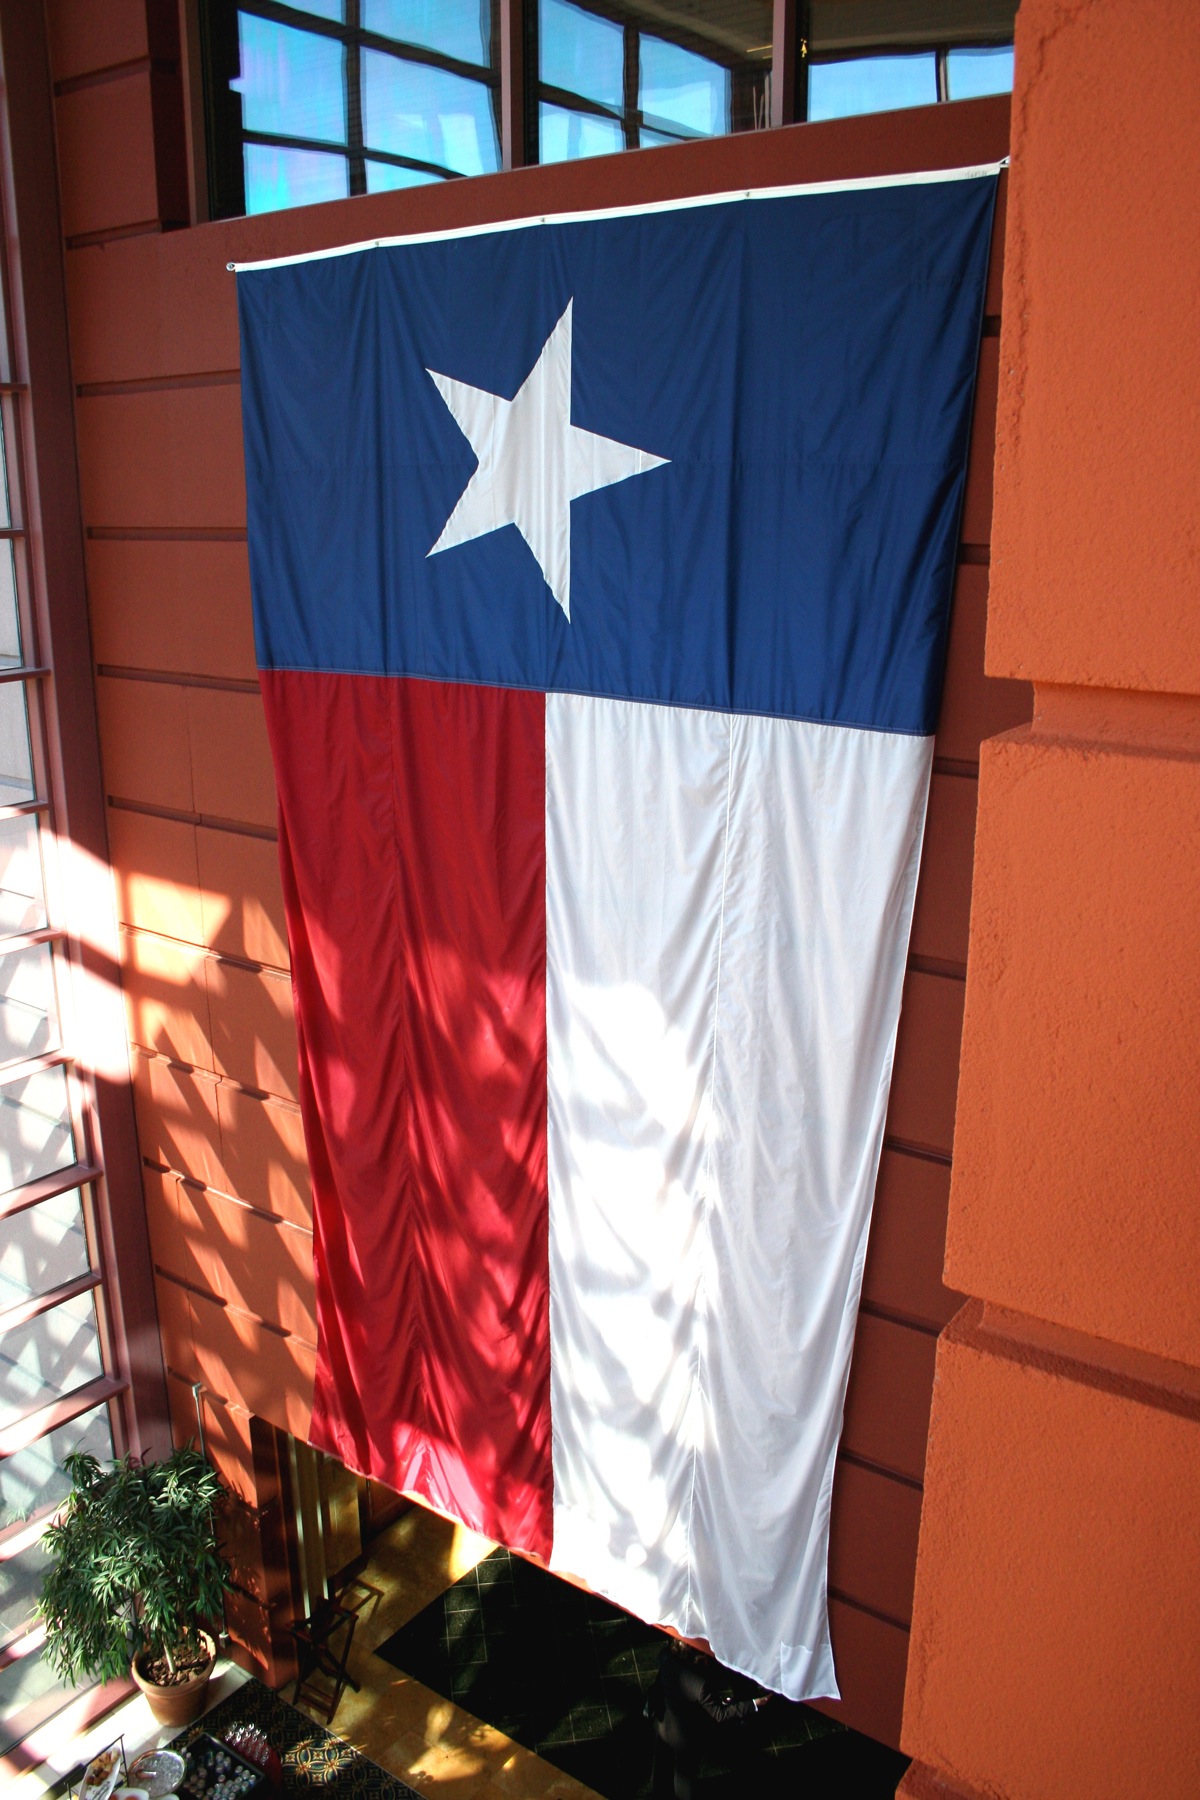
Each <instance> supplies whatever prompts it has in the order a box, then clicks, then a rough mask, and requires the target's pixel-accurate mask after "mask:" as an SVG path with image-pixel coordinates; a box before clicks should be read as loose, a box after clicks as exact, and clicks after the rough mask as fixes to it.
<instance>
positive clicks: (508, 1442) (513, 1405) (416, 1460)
mask: <svg viewBox="0 0 1200 1800" xmlns="http://www.w3.org/2000/svg"><path fill="white" fill-rule="evenodd" d="M261 681H262V691H263V697H264V701H265V703H266V709H267V722H268V727H269V730H270V735H271V743H272V749H273V752H274V758H275V769H276V779H277V783H278V789H279V801H280V859H281V864H282V870H283V883H284V898H285V903H286V907H287V919H288V933H289V938H290V941H291V952H292V974H293V983H294V989H295V997H296V1013H297V1022H298V1028H299V1042H300V1089H301V1105H302V1109H303V1114H304V1127H305V1135H306V1138H307V1142H308V1151H309V1160H310V1164H311V1169H312V1181H313V1213H314V1220H313V1223H314V1245H315V1256H316V1269H317V1319H318V1333H319V1345H318V1359H317V1378H316V1392H315V1398H314V1407H313V1423H312V1441H313V1443H314V1444H315V1445H316V1446H317V1447H318V1448H320V1449H324V1450H328V1451H330V1452H331V1453H332V1454H333V1455H335V1456H337V1457H338V1458H340V1460H341V1461H342V1462H344V1463H346V1464H347V1465H348V1466H349V1467H351V1468H353V1469H356V1470H358V1471H359V1472H360V1473H362V1474H366V1475H370V1476H373V1477H375V1478H376V1479H378V1480H380V1481H382V1482H385V1483H386V1484H387V1485H388V1486H389V1487H392V1488H396V1489H398V1490H402V1491H404V1492H406V1493H411V1494H414V1495H415V1496H417V1497H418V1498H421V1499H425V1500H427V1501H428V1502H429V1503H430V1504H432V1505H433V1506H435V1507H437V1508H439V1509H440V1510H442V1511H444V1512H448V1513H451V1514H453V1515H454V1516H455V1517H457V1518H460V1519H462V1520H463V1521H464V1522H465V1523H466V1524H468V1525H470V1526H472V1527H473V1528H474V1529H476V1530H478V1531H482V1532H485V1533H486V1534H487V1535H488V1536H489V1537H493V1538H496V1539H498V1540H500V1541H501V1542H503V1543H506V1544H509V1545H511V1546H513V1547H514V1548H518V1549H524V1550H531V1551H534V1552H535V1553H536V1554H538V1555H540V1556H543V1557H547V1556H548V1555H549V1551H550V1539H551V1468H550V1341H549V1295H548V1273H547V1192H546V998H545V967H546V924H545V882H546V859H545V701H544V697H543V696H542V695H541V694H536V693H525V692H512V691H509V690H506V689H498V688H484V687H471V686H464V685H458V684H452V683H440V682H427V681H415V680H409V679H401V678H385V677H374V676H362V675H327V674H311V673H296V672H280V671H272V672H264V673H263V675H262V677H261Z"/></svg>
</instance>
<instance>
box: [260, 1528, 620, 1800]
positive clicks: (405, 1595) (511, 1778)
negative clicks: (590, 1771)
mask: <svg viewBox="0 0 1200 1800" xmlns="http://www.w3.org/2000/svg"><path fill="white" fill-rule="evenodd" d="M494 1547H495V1546H494V1545H493V1544H491V1543H489V1541H488V1540H487V1539H486V1538H482V1537H477V1536H476V1535H475V1533H474V1532H470V1531H467V1530H466V1529H465V1528H464V1527H463V1526H461V1525H453V1524H451V1523H450V1522H449V1521H447V1520H445V1519H439V1518H436V1517H435V1516H434V1515H433V1514H432V1513H427V1512H422V1511H421V1510H420V1509H419V1508H417V1507H414V1508H413V1510H412V1511H411V1512H409V1513H406V1514H405V1515H404V1517H403V1518H402V1519H400V1520H399V1521H398V1522H397V1523H396V1524H395V1525H393V1526H392V1528H391V1530H390V1531H388V1532H387V1533H386V1534H385V1535H384V1536H383V1537H382V1538H380V1539H379V1540H378V1542H377V1543H376V1545H375V1547H374V1551H373V1554H372V1557H371V1561H370V1563H369V1565H368V1567H367V1568H366V1570H365V1571H364V1572H363V1577H362V1578H363V1580H364V1581H367V1582H370V1583H371V1584H372V1585H373V1586H375V1587H378V1588H382V1590H383V1598H382V1600H380V1601H378V1602H377V1603H374V1604H372V1606H371V1607H370V1609H369V1610H364V1612H363V1614H362V1616H361V1617H360V1621H359V1625H358V1627H357V1630H356V1632H355V1641H354V1650H353V1654H352V1655H351V1659H350V1672H351V1674H352V1675H353V1676H354V1679H355V1680H356V1681H358V1682H360V1683H361V1692H359V1693H357V1694H355V1693H353V1692H352V1691H351V1690H350V1689H349V1688H347V1690H346V1692H345V1694H344V1695H343V1696H342V1701H341V1704H340V1705H339V1707H338V1709H337V1712H336V1714H335V1715H334V1720H333V1725H332V1730H334V1731H336V1732H337V1734H338V1736H339V1737H342V1738H345V1739H346V1740H347V1741H348V1742H349V1743H351V1744H353V1745H354V1746H355V1748H356V1749H358V1750H361V1751H362V1752H363V1754H364V1755H365V1756H369V1757H371V1759H372V1760H373V1761H374V1762H377V1763H379V1764H381V1766H382V1767H383V1768H385V1769H390V1770H391V1771H392V1773H393V1774H396V1775H399V1776H400V1777H401V1778H402V1779H403V1780H404V1781H407V1782H408V1783H409V1784H410V1786H412V1787H414V1788H416V1789H417V1790H418V1792H419V1793H422V1794H426V1795H429V1796H431V1800H432V1797H435V1796H436V1800H596V1796H595V1795H594V1794H593V1792H592V1789H591V1788H586V1787H584V1786H583V1785H582V1784H581V1783H580V1782H578V1781H574V1780H572V1779H571V1777H570V1776H569V1775H564V1774H563V1773H562V1771H561V1770H560V1769H556V1768H554V1767H553V1766H552V1765H551V1764H550V1763H547V1762H543V1761H542V1759H541V1757H539V1756H535V1755H534V1754H533V1752H532V1751H531V1750H526V1749H524V1748H523V1747H522V1745H520V1744H516V1743H514V1742H513V1741H512V1739H511V1738H507V1737H505V1736H504V1734H503V1733H502V1732H499V1731H496V1730H495V1729H494V1728H493V1727H492V1726H490V1725H485V1724H483V1722H482V1721H481V1720H479V1719H476V1718H473V1717H472V1715H471V1714H470V1713H466V1712H463V1711H462V1710H461V1709H460V1708H459V1707H457V1706H455V1705H454V1704H453V1703H452V1702H451V1701H449V1700H444V1699H442V1697H441V1696H440V1695H439V1694H435V1693H434V1692H433V1691H432V1689H430V1688H427V1687H422V1685H421V1683H420V1682H419V1681H414V1680H413V1679H412V1677H411V1676H408V1675H403V1674H401V1673H400V1671H399V1670H397V1669H393V1668H391V1667H389V1665H388V1664H387V1663H385V1662H384V1661H383V1660H382V1659H381V1658H380V1657H378V1656H375V1655H374V1654H373V1652H374V1649H375V1646H376V1644H380V1643H382V1642H383V1640H384V1639H385V1638H389V1637H391V1635H392V1633H393V1632H395V1631H398V1630H399V1629H400V1627H401V1625H404V1624H406V1623H407V1621H408V1620H409V1619H411V1618H413V1617H415V1615H416V1614H417V1613H419V1612H420V1611H421V1610H422V1608H423V1607H425V1606H427V1605H428V1604H429V1602H430V1601H431V1600H435V1599H436V1598H437V1596H438V1595H439V1594H440V1593H443V1592H444V1591H445V1589H446V1588H448V1587H450V1586H452V1585H453V1583H454V1582H456V1581H457V1580H458V1579H459V1577H460V1576H462V1575H465V1574H466V1573H467V1572H468V1570H470V1569H473V1568H474V1567H475V1566H476V1564H478V1563H480V1562H481V1561H482V1560H483V1558H484V1557H485V1556H486V1555H487V1554H488V1552H489V1551H490V1550H492V1549H494ZM284 1694H285V1697H288V1698H290V1694H291V1690H290V1688H287V1689H285V1690H284Z"/></svg>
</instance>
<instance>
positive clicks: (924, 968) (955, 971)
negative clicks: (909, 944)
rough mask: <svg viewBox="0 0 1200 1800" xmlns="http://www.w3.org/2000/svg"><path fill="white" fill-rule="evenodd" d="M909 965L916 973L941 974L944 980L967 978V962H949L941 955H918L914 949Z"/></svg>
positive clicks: (963, 979)
mask: <svg viewBox="0 0 1200 1800" xmlns="http://www.w3.org/2000/svg"><path fill="white" fill-rule="evenodd" d="M907 967H908V968H909V969H911V970H912V972H913V973H914V974H915V975H940V976H941V977H942V979H943V980H944V981H965V980H966V979H967V965H966V963H960V962H949V961H948V960H946V959H945V958H943V957H940V956H918V955H917V953H916V952H915V951H914V952H913V953H912V954H911V955H910V956H909V959H908V963H907Z"/></svg>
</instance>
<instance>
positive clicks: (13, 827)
mask: <svg viewBox="0 0 1200 1800" xmlns="http://www.w3.org/2000/svg"><path fill="white" fill-rule="evenodd" d="M45 923H46V895H45V888H44V885H43V882H42V856H41V848H40V845H39V841H38V822H37V819H36V817H35V816H33V815H32V814H27V815H26V816H25V817H23V818H16V819H0V936H8V934H9V933H15V932H18V931H37V930H39V929H40V927H41V926H43V925H44V924H45Z"/></svg>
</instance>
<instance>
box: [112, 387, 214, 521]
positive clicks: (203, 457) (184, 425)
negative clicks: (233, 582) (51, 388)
mask: <svg viewBox="0 0 1200 1800" xmlns="http://www.w3.org/2000/svg"><path fill="white" fill-rule="evenodd" d="M77 417H78V421H79V467H80V480H81V484H82V488H83V516H84V519H85V520H86V522H87V524H88V525H89V526H99V527H102V528H106V529H111V528H113V527H119V526H124V527H139V528H144V527H148V526H170V527H172V528H174V529H182V528H187V527H205V528H218V529H226V530H229V529H234V528H243V527H244V526H245V523H246V480H245V463H244V460H243V456H242V409H241V393H240V390H239V389H238V388H236V387H228V386H222V387H185V388H166V389H151V390H149V391H143V392H138V393H131V394H92V395H87V396H85V397H84V398H83V399H81V400H80V402H79V406H78V408H77Z"/></svg>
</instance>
